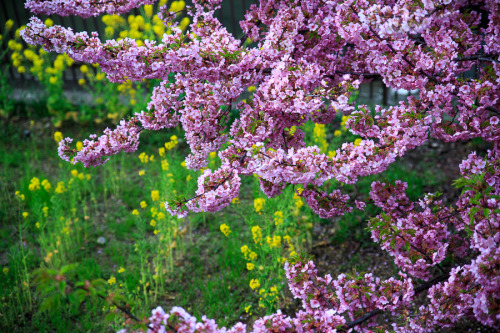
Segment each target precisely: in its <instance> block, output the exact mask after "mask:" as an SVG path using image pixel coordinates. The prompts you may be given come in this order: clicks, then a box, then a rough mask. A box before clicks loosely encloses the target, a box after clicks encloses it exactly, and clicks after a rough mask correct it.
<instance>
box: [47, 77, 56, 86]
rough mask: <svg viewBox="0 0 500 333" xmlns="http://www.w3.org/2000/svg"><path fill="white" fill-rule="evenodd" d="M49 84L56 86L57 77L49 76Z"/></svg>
mask: <svg viewBox="0 0 500 333" xmlns="http://www.w3.org/2000/svg"><path fill="white" fill-rule="evenodd" d="M49 82H50V84H56V83H57V77H56V76H51V77H50V79H49Z"/></svg>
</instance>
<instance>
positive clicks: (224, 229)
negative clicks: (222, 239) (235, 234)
mask: <svg viewBox="0 0 500 333" xmlns="http://www.w3.org/2000/svg"><path fill="white" fill-rule="evenodd" d="M220 231H222V233H223V234H224V236H226V237H229V235H230V234H231V228H229V226H228V225H227V224H225V223H224V224H221V225H220Z"/></svg>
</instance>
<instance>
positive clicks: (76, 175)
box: [69, 169, 92, 184]
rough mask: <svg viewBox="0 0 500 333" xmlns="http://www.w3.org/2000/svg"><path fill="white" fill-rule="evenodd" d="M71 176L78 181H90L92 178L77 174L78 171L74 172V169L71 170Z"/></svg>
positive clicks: (80, 173) (87, 175) (81, 173)
mask: <svg viewBox="0 0 500 333" xmlns="http://www.w3.org/2000/svg"><path fill="white" fill-rule="evenodd" d="M71 175H72V176H73V177H74V178H78V179H80V180H84V179H87V180H90V178H92V176H90V175H89V174H84V173H83V172H78V170H76V169H73V170H71ZM72 180H73V179H71V180H70V182H69V183H70V184H71V183H73V182H72Z"/></svg>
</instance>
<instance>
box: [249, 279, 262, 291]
mask: <svg viewBox="0 0 500 333" xmlns="http://www.w3.org/2000/svg"><path fill="white" fill-rule="evenodd" d="M259 287H260V283H259V280H257V279H252V280H250V288H252V289H257V288H259Z"/></svg>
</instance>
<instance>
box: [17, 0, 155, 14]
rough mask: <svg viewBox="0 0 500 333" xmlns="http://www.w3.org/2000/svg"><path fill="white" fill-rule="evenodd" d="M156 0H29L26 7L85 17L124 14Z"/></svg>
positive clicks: (41, 12)
mask: <svg viewBox="0 0 500 333" xmlns="http://www.w3.org/2000/svg"><path fill="white" fill-rule="evenodd" d="M155 1H156V0H105V1H101V0H28V1H26V3H25V7H26V8H28V9H29V10H31V11H32V12H33V13H35V14H45V15H52V14H59V15H62V16H69V15H76V16H81V17H83V18H88V17H91V16H98V15H100V14H102V13H108V14H123V13H128V12H129V11H130V10H131V9H132V8H137V7H140V6H142V5H146V4H152V3H154V2H155Z"/></svg>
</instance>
